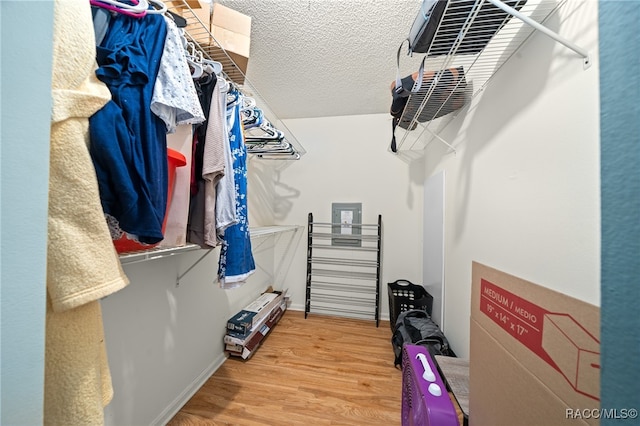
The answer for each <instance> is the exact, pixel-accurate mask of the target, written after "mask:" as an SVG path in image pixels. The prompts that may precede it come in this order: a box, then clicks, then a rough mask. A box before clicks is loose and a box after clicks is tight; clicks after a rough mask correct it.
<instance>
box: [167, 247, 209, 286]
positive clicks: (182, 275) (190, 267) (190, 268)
mask: <svg viewBox="0 0 640 426" xmlns="http://www.w3.org/2000/svg"><path fill="white" fill-rule="evenodd" d="M213 250H214V249H213V248H210V249H208V250H207V251H206V252H205V253H204V254H203V255H202V256H200V258H199V259H198V260H196V261H195V262H194V263H193V264H192V265H191V266H189V268H188V269H187V270H186V271H184V272H183V273H182V274H180V275H178V278H176V287H178V286H179V285H180V280H181V279H182V278H184V276H185V275H187V274H188V273H189V272H190V271H191V270H192V269H193V268H195V267H196V265H197V264H198V263H200V262H201V261H202V259H204V258H205V257H206V256H207V255H208V254H209V253H211V252H212V251H213Z"/></svg>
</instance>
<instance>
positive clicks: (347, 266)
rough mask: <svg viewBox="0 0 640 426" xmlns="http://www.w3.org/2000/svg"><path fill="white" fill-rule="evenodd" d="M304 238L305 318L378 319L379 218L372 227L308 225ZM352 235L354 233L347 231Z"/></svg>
mask: <svg viewBox="0 0 640 426" xmlns="http://www.w3.org/2000/svg"><path fill="white" fill-rule="evenodd" d="M307 229H308V234H307V288H306V301H305V311H304V316H305V318H307V315H308V314H309V313H312V314H315V313H317V314H325V315H334V316H342V317H350V318H359V319H371V320H375V322H376V327H377V326H378V324H379V315H380V265H381V253H382V216H381V215H378V223H377V224H363V223H357V224H350V225H349V227H348V228H347V232H343V231H342V230H343V229H345V228H344V225H343V224H341V223H322V222H314V221H313V213H309V220H308V228H307ZM351 231H353V232H351Z"/></svg>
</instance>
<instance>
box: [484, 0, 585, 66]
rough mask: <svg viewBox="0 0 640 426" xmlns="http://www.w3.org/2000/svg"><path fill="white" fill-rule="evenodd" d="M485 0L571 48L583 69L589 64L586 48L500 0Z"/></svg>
mask: <svg viewBox="0 0 640 426" xmlns="http://www.w3.org/2000/svg"><path fill="white" fill-rule="evenodd" d="M486 1H488V2H489V3H491V4H493V5H494V6H496V7H498V8H500V9H502V10H504V11H505V12H507V13H508V14H510V15H512V16H515V17H516V18H518V19H519V20H521V21H522V22H524V23H525V24H527V25H530V26H532V27H533V28H535V29H536V30H538V31H540V32H542V33H544V34H546V35H547V36H549V37H551V38H552V39H554V40H555V41H557V42H558V43H561V44H563V45H564V46H566V47H568V48H569V49H571V50H573V51H574V52H575V53H577V54H578V55H580V56H582V58H583V60H584V62H583V64H584V69H585V70H586V69H587V68H589V67H590V66H591V61H590V59H589V52H588V51H587V50H585V49H583V48H581V47H580V46H578V45H576V44H575V43H573V42H571V41H570V40H567V39H566V38H564V37H562V36H561V35H560V34H558V33H556V32H553V31H551V30H550V29H549V28H547V27H545V26H544V25H542V24H540V23H538V22H536V21H534V20H533V19H531V18H529V17H528V16H526V15H524V14H522V13H520V12H519V11H517V10H516V9H514V8H512V7H510V6H508V5H506V4H504V3H503V2H502V1H501V0H486Z"/></svg>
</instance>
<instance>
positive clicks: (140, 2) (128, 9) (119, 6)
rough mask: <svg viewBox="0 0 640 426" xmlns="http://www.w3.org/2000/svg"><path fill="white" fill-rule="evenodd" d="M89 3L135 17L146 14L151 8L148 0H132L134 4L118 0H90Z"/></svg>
mask: <svg viewBox="0 0 640 426" xmlns="http://www.w3.org/2000/svg"><path fill="white" fill-rule="evenodd" d="M89 3H90V4H91V5H92V6H96V7H101V8H103V9H108V10H111V11H113V12H117V13H120V14H122V15H127V16H132V17H134V18H142V17H144V16H146V14H147V9H148V8H149V3H148V2H147V0H132V4H129V3H123V2H120V1H117V0H89Z"/></svg>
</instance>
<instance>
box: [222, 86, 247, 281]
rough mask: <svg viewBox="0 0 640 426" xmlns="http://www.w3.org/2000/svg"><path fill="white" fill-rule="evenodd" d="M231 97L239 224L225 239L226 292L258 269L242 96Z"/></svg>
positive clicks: (232, 93) (233, 94)
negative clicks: (251, 223)
mask: <svg viewBox="0 0 640 426" xmlns="http://www.w3.org/2000/svg"><path fill="white" fill-rule="evenodd" d="M229 95H230V96H231V97H232V98H234V101H233V102H230V103H227V119H228V124H229V126H228V128H229V144H230V145H231V155H232V157H233V174H234V179H235V186H236V215H237V218H238V221H239V222H238V223H237V224H235V225H232V226H230V227H229V228H227V229H226V230H225V231H224V235H223V238H222V248H221V249H220V261H219V265H218V278H219V280H220V286H221V287H223V288H232V287H236V286H239V285H240V284H242V283H243V282H245V281H246V279H247V278H248V277H249V276H250V275H251V274H253V273H254V272H255V269H256V266H255V262H254V259H253V252H252V250H251V236H250V234H249V215H248V211H247V147H246V146H245V144H244V135H243V133H242V119H241V117H240V106H241V104H242V102H241V95H240V94H239V93H238V92H237V91H235V90H233V91H230V92H229Z"/></svg>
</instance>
